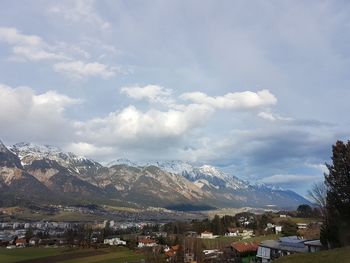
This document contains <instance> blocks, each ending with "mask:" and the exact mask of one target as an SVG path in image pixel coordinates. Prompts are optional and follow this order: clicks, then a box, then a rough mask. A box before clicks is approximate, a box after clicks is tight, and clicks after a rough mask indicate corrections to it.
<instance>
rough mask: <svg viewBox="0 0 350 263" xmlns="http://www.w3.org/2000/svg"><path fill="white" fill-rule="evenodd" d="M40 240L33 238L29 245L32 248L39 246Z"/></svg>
mask: <svg viewBox="0 0 350 263" xmlns="http://www.w3.org/2000/svg"><path fill="white" fill-rule="evenodd" d="M39 240H40V239H39V238H37V237H33V238H31V239H29V245H30V246H37V245H38V244H39Z"/></svg>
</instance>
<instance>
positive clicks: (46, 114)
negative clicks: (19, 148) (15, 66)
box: [0, 84, 81, 141]
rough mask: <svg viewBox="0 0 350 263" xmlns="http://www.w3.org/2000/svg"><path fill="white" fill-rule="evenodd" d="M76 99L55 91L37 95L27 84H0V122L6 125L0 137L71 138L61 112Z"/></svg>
mask: <svg viewBox="0 0 350 263" xmlns="http://www.w3.org/2000/svg"><path fill="white" fill-rule="evenodd" d="M80 102H81V101H80V100H79V99H73V98H70V97H68V96H66V95H62V94H59V93H57V92H56V91H47V92H45V93H42V94H38V95H37V94H35V92H34V91H33V89H31V88H29V87H18V88H12V87H9V86H6V85H3V84H0V123H1V124H2V125H3V127H6V129H3V130H2V136H6V137H7V138H13V139H14V140H16V141H17V138H26V139H28V140H33V141H35V140H41V139H43V138H50V139H53V138H56V139H59V140H69V139H71V137H70V136H67V134H73V130H72V126H71V122H70V121H69V120H68V119H66V118H65V117H64V111H65V109H66V108H67V107H69V106H71V105H74V104H78V103H80ZM58 131H60V132H58Z"/></svg>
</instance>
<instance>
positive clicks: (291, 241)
mask: <svg viewBox="0 0 350 263" xmlns="http://www.w3.org/2000/svg"><path fill="white" fill-rule="evenodd" d="M305 241H306V240H303V239H301V238H299V237H297V236H289V237H281V238H279V240H265V241H262V242H261V243H260V244H259V247H258V252H257V254H256V259H257V262H261V263H268V262H271V261H273V260H274V259H276V258H279V257H283V256H287V255H290V254H294V253H305V252H308V248H307V246H306V245H305Z"/></svg>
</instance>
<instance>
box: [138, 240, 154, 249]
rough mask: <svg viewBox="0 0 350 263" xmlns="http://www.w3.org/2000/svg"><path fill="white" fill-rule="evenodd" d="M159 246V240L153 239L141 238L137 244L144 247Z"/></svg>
mask: <svg viewBox="0 0 350 263" xmlns="http://www.w3.org/2000/svg"><path fill="white" fill-rule="evenodd" d="M155 246H157V242H156V241H154V240H153V239H149V238H147V239H140V240H139V244H138V245H137V247H139V248H143V247H155Z"/></svg>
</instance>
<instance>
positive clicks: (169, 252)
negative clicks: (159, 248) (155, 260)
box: [164, 245, 180, 262]
mask: <svg viewBox="0 0 350 263" xmlns="http://www.w3.org/2000/svg"><path fill="white" fill-rule="evenodd" d="M179 249H180V245H175V246H171V247H166V248H165V249H164V252H165V253H164V254H165V256H166V257H167V261H168V262H169V261H171V260H173V259H174V257H175V256H176V254H177V252H178V251H179Z"/></svg>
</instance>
